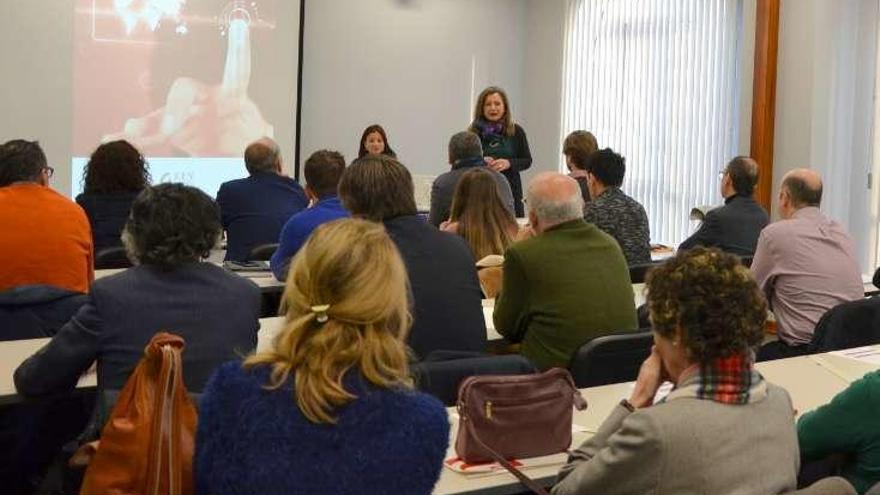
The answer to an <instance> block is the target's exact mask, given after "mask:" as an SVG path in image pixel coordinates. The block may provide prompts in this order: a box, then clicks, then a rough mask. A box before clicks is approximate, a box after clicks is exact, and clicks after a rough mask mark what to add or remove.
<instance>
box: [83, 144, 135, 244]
mask: <svg viewBox="0 0 880 495" xmlns="http://www.w3.org/2000/svg"><path fill="white" fill-rule="evenodd" d="M82 182H83V193H82V194H80V195H78V196H77V197H76V202H77V203H79V205H80V206H82V208H83V210H85V212H86V215H87V216H88V217H89V223H91V224H92V238H93V239H94V244H95V254H98V253H100V252H101V250H103V249H106V248H110V247H119V246H122V241H121V240H120V235H121V234H122V227H123V226H125V221H126V220H127V219H128V212H129V211H130V210H131V203H132V201H134V198H135V197H136V196H137V195H138V193H139V192H141V191H142V190H143V189H144V188H145V187H146V186H148V185H149V184H150V173H149V171H148V170H147V163H146V161H144V157H143V156H141V153H140V151H138V150H137V148H135V147H134V146H132V145H131V144H129V142H128V141H123V140H120V141H111V142H109V143H104V144H102V145H101V146H98V149H96V150H95V151H94V153H92V156H91V158H89V162H88V163H87V164H86V168H85V170H84V171H83V179H82Z"/></svg>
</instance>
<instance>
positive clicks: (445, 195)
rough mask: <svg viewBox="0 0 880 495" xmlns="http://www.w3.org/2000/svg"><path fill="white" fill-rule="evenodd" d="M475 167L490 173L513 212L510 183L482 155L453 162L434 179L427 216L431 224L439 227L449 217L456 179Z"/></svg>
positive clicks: (507, 205) (504, 200)
mask: <svg viewBox="0 0 880 495" xmlns="http://www.w3.org/2000/svg"><path fill="white" fill-rule="evenodd" d="M476 167H482V168H483V170H485V171H487V172H489V173H490V174H492V177H493V178H494V179H495V183H496V184H498V193H499V194H500V195H501V201H502V202H504V206H505V207H506V208H507V209H508V210H509V211H510V213H511V214H513V193H511V192H510V183H509V182H507V178H506V177H504V175H502V174H501V173H499V172H496V171H494V170H492V169H490V168H489V167H487V166H486V162H484V161H483V157H476V158H465V159H462V160H459V161H457V162H455V165H453V166H452V170H450V171H449V172H446V173H445V174H441V175H439V176H437V178H436V179H434V184H432V185H431V213H430V215H429V217H428V221H429V222H430V223H431V225H433V226H435V227H439V226H440V224H441V223H443V222H444V221H446V220H448V219H449V213H450V211H451V210H452V198H453V196H455V188H456V186H458V180H459V179H461V176H462V175H464V173H465V172H467V171H468V170H471V169H472V168H476Z"/></svg>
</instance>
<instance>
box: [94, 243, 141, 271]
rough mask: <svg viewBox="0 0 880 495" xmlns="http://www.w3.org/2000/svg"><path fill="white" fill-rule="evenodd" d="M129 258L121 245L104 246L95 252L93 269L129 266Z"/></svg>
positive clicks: (130, 264)
mask: <svg viewBox="0 0 880 495" xmlns="http://www.w3.org/2000/svg"><path fill="white" fill-rule="evenodd" d="M131 266H132V263H131V260H129V259H128V255H127V254H126V252H125V248H124V247H122V246H116V247H111V248H104V249H102V250H100V251H98V252H97V253H95V269H96V270H105V269H109V268H131Z"/></svg>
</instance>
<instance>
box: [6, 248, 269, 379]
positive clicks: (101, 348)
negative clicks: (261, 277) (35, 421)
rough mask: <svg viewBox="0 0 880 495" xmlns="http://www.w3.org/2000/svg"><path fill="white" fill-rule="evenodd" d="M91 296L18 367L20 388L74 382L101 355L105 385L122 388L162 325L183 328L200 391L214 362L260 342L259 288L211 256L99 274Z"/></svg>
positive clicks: (188, 364) (189, 375)
mask: <svg viewBox="0 0 880 495" xmlns="http://www.w3.org/2000/svg"><path fill="white" fill-rule="evenodd" d="M89 296H90V297H89V301H88V302H87V303H86V304H85V305H83V306H82V307H81V308H80V309H79V311H78V312H77V313H76V315H75V316H74V317H73V318H72V319H71V320H70V321H69V322H68V323H67V324H66V325H64V327H62V328H61V330H59V331H58V334H56V335H55V337H53V338H52V340H51V341H50V342H49V343H48V344H46V346H44V347H43V348H42V349H40V350H39V351H38V352H37V353H36V354H34V355H33V356H31V357H30V358H28V359H27V360H26V361H25V362H24V363H22V364H21V366H19V367H18V369H17V370H15V376H14V378H15V388H16V389H17V390H18V392H19V393H21V394H22V395H28V396H35V395H45V394H51V393H56V392H64V391H66V390H71V389H73V388H74V387H75V386H76V382H77V380H78V379H79V376H80V375H81V374H82V373H83V372H84V371H86V370H87V369H88V368H89V366H91V364H92V362H93V361H95V360H97V361H98V388H99V389H102V390H119V389H121V388H122V387H123V385H125V382H126V381H127V380H128V377H129V375H130V374H131V372H132V371H133V370H134V367H135V366H136V365H137V363H138V361H139V360H140V359H141V357H142V356H143V354H144V347H146V345H147V344H148V343H149V341H150V338H152V336H153V335H154V334H155V333H156V332H159V331H166V332H171V333H173V334H176V335H180V336H181V337H183V338H184V340H186V347H185V348H184V350H183V377H184V382H185V383H186V386H187V389H188V390H189V391H190V392H195V393H197V392H201V390H202V387H204V385H205V382H206V381H207V380H208V377H209V376H210V375H211V373H212V372H213V371H214V368H216V367H217V366H219V365H220V364H222V363H223V362H225V361H229V360H230V359H236V358H238V357H240V356H241V355H243V354H246V353H248V352H250V351H251V350H253V349H254V347H255V346H256V343H257V330H258V329H259V326H260V324H259V321H258V319H259V316H260V290H259V288H257V286H256V285H255V284H254V283H253V282H251V281H249V280H246V279H244V278H242V277H239V276H238V275H234V274H231V273H229V272H226V271H225V270H223V269H222V268H220V267H218V266H215V265H212V264H210V263H193V264H191V265H185V266H182V267H178V268H175V269H173V270H171V271H162V270H159V269H157V268H155V267H151V266H137V267H134V268H130V269H128V270H125V271H124V272H121V273H119V274H116V275H113V276H110V277H106V278H102V279H100V280H97V281H95V283H94V284H93V285H92V290H91V293H90V295H89Z"/></svg>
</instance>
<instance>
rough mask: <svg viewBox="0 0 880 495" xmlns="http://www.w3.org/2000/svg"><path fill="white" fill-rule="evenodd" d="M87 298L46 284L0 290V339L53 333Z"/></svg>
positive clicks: (51, 334) (43, 335)
mask: <svg viewBox="0 0 880 495" xmlns="http://www.w3.org/2000/svg"><path fill="white" fill-rule="evenodd" d="M88 299H89V297H88V296H87V295H85V294H80V293H78V292H72V291H68V290H64V289H58V288H56V287H51V286H47V285H30V286H25V287H16V288H14V289H9V290H6V291H3V292H0V341H4V340H20V339H36V338H41V337H52V336H53V335H55V334H56V333H57V332H58V330H60V329H61V327H63V326H64V324H65V323H67V321H68V320H70V318H71V317H72V316H73V315H74V314H76V312H77V311H78V310H79V308H80V306H82V305H83V304H85V303H86V302H87V301H88Z"/></svg>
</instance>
